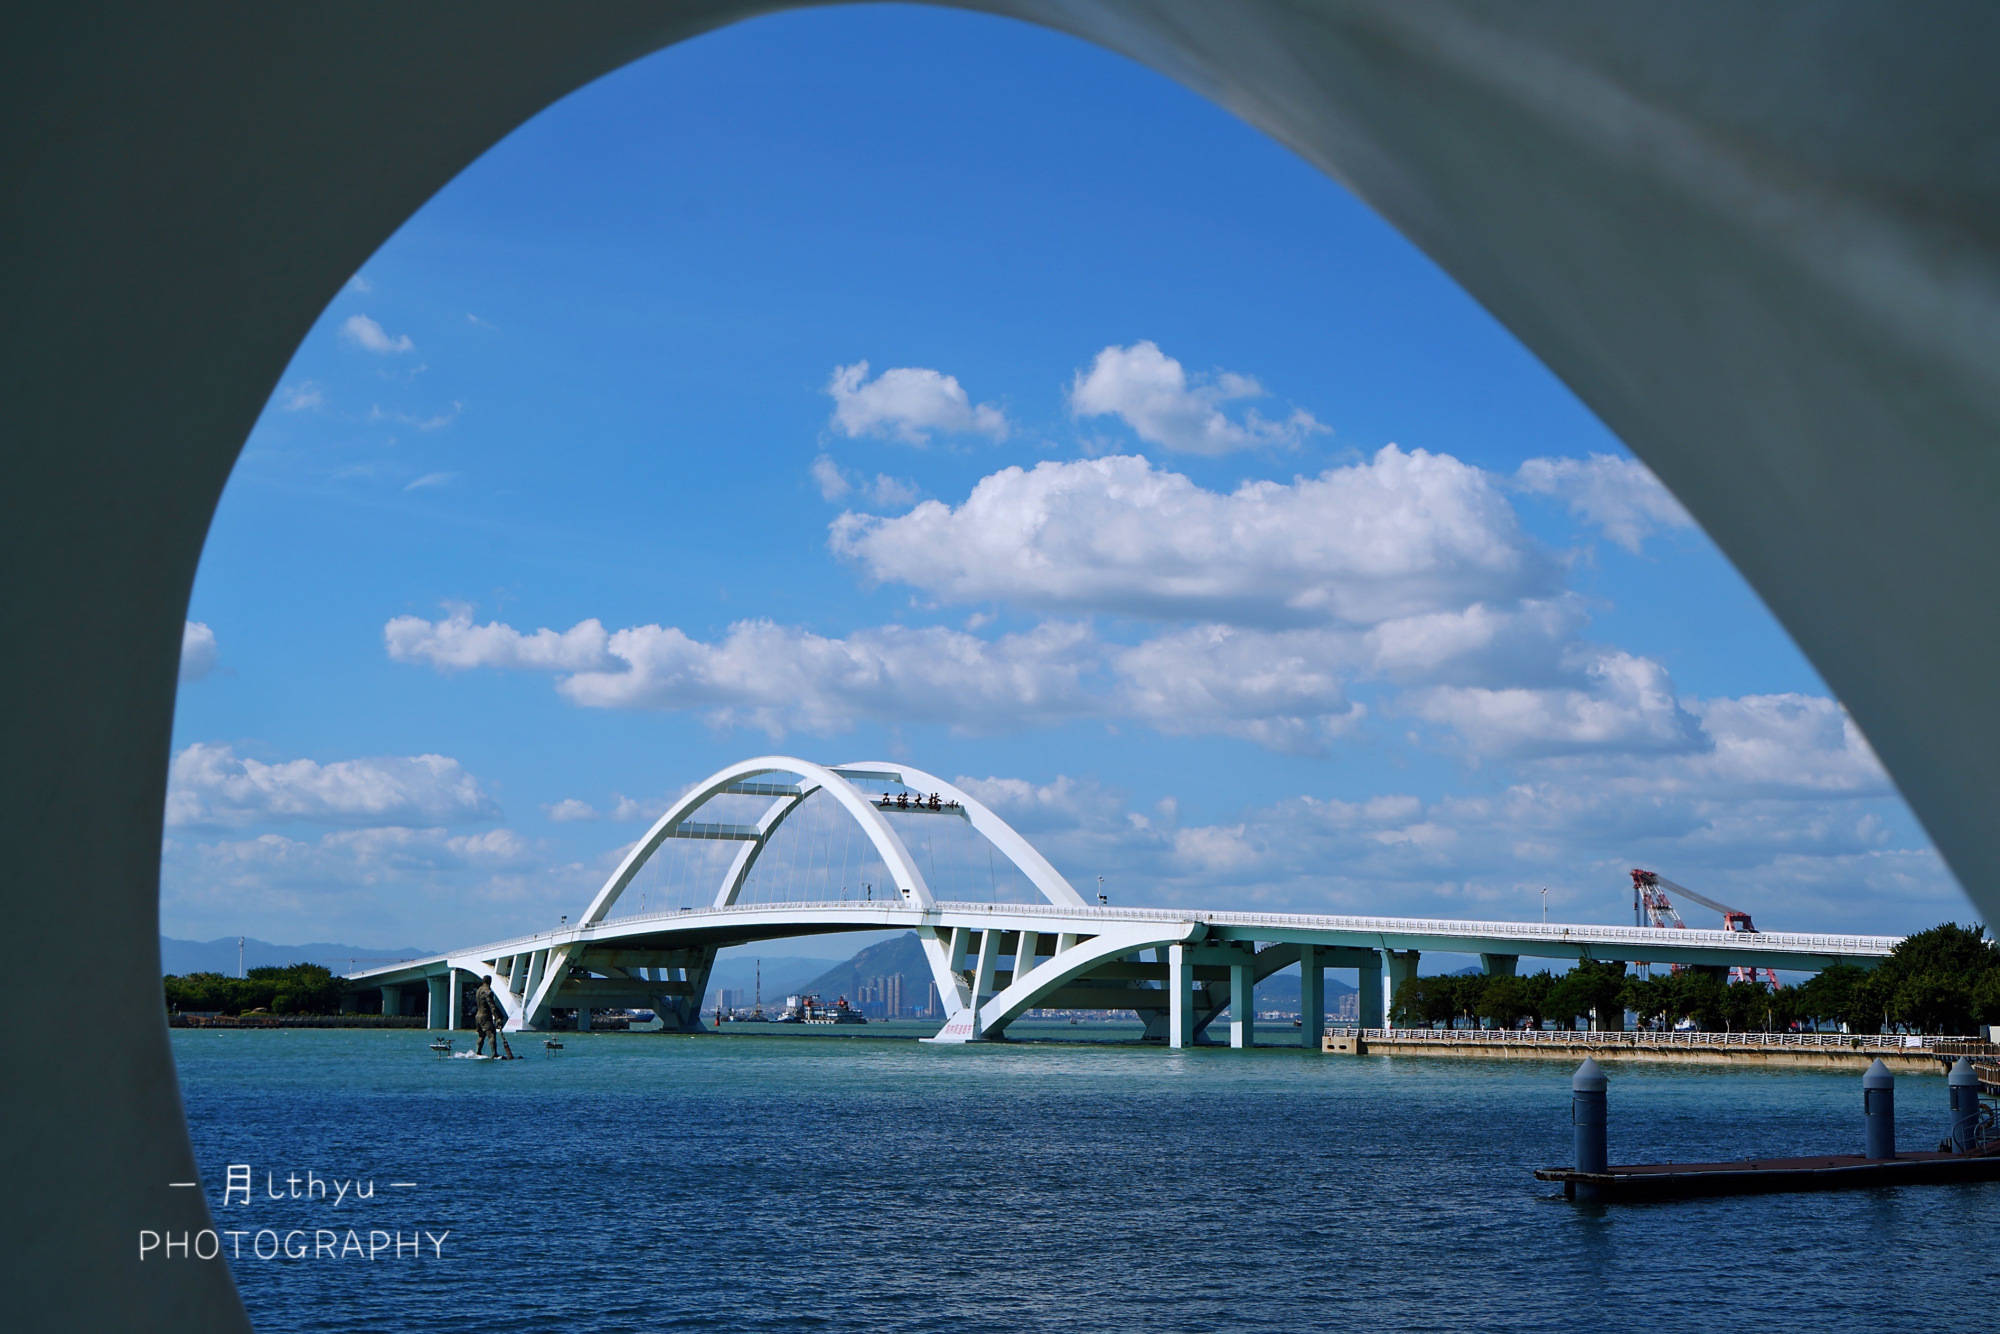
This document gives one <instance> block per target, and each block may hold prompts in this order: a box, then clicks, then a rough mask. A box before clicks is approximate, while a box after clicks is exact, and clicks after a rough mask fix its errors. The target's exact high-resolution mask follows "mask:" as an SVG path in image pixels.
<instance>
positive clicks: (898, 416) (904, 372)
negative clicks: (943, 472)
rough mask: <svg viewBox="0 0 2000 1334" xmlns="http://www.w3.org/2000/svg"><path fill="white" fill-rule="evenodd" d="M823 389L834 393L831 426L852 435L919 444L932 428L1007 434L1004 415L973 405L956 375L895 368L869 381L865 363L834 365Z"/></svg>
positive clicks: (998, 437)
mask: <svg viewBox="0 0 2000 1334" xmlns="http://www.w3.org/2000/svg"><path fill="white" fill-rule="evenodd" d="M826 392H827V393H829V394H831V395H832V396H833V424H834V426H835V427H836V428H838V429H839V430H840V432H841V433H842V434H843V435H846V436H848V437H850V438H853V437H859V436H879V437H886V438H888V439H893V440H900V441H902V442H904V443H905V444H911V445H922V444H927V443H929V441H930V438H931V435H932V433H933V432H935V433H939V434H944V435H984V436H988V437H990V438H992V439H994V440H1005V439H1006V438H1007V431H1008V427H1007V417H1006V414H1005V413H1003V412H1001V410H1000V409H999V408H997V407H995V406H993V405H992V404H991V403H980V404H978V405H976V406H975V405H974V404H973V402H972V400H971V398H970V397H969V396H968V395H967V394H966V392H965V389H964V387H963V386H962V385H960V384H959V382H958V379H957V377H956V376H951V375H946V374H944V373H943V372H941V371H934V370H926V369H924V368H922V367H917V366H897V367H893V368H891V369H889V370H886V371H883V372H882V374H881V375H880V376H878V377H876V378H875V379H874V380H869V379H868V363H867V362H865V361H857V362H855V363H854V364H853V365H851V366H836V367H835V368H834V371H833V378H832V379H830V380H829V381H828V382H827V386H826Z"/></svg>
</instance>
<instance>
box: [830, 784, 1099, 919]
mask: <svg viewBox="0 0 2000 1334" xmlns="http://www.w3.org/2000/svg"><path fill="white" fill-rule="evenodd" d="M837 767H838V769H839V771H841V772H845V773H860V772H868V773H879V774H884V775H887V776H889V777H892V778H894V779H895V781H896V782H899V783H901V784H903V785H904V786H905V787H920V788H928V789H930V790H931V791H933V792H935V793H937V794H938V795H939V796H941V797H944V798H947V799H948V800H951V801H956V802H957V803H958V804H959V805H960V806H961V807H962V808H963V809H964V811H965V817H966V820H967V822H968V823H970V824H971V825H972V827H973V828H974V829H975V830H977V831H978V833H979V835H980V837H982V838H984V839H985V840H986V841H987V842H988V843H991V844H992V845H993V846H994V848H995V849H997V850H998V851H999V853H1000V855H1001V856H1003V857H1005V858H1006V859H1007V860H1008V861H1010V862H1012V863H1013V864H1014V865H1015V866H1016V867H1017V868H1019V870H1020V872H1021V874H1022V875H1025V876H1027V877H1028V881H1029V883H1030V884H1032V885H1034V887H1035V888H1036V889H1037V890H1039V891H1040V892H1041V895H1042V897H1043V898H1045V899H1047V900H1048V901H1049V902H1050V903H1053V904H1055V905H1056V906H1058V907H1070V908H1081V907H1083V906H1084V902H1083V898H1082V897H1081V896H1080V895H1079V894H1078V893H1077V892H1076V890H1075V889H1073V888H1071V886H1070V883H1069V881H1067V880H1065V879H1063V877H1062V873H1061V872H1059V871H1057V870H1056V868H1055V867H1053V866H1051V865H1049V863H1048V859H1047V858H1045V857H1043V856H1042V854H1041V853H1040V852H1038V851H1036V850H1035V845H1034V844H1032V843H1030V842H1028V840H1027V839H1025V838H1022V837H1021V835H1020V834H1019V833H1017V832H1015V830H1014V827H1013V826H1012V825H1010V824H1008V823H1007V822H1006V821H1005V820H1003V819H1001V818H1000V817H999V816H998V815H995V814H994V813H993V811H992V810H991V809H990V808H989V807H988V806H987V805H986V804H985V803H984V802H982V801H979V800H977V799H976V798H974V797H973V796H972V795H971V794H970V793H968V792H966V791H965V789H963V788H960V787H954V786H953V785H952V784H950V783H947V782H945V781H944V779H942V778H939V777H938V776H937V775H936V774H930V773H925V772H924V771H923V770H922V769H915V768H912V767H910V766H909V765H907V764H886V763H874V762H863V763H859V764H843V765H839V766H837Z"/></svg>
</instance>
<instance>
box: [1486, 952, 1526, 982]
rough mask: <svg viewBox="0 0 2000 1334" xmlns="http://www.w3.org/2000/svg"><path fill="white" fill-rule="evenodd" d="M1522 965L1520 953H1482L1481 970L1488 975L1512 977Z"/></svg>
mask: <svg viewBox="0 0 2000 1334" xmlns="http://www.w3.org/2000/svg"><path fill="white" fill-rule="evenodd" d="M1520 966H1521V956H1520V955H1518V954H1482V955H1480V956H1479V971H1480V972H1482V973H1484V974H1486V975H1487V976H1488V977H1512V976H1514V974H1515V972H1516V971H1517V970H1518V969H1519V968H1520Z"/></svg>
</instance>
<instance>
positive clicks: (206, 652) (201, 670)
mask: <svg viewBox="0 0 2000 1334" xmlns="http://www.w3.org/2000/svg"><path fill="white" fill-rule="evenodd" d="M221 657H222V650H221V648H220V646H218V645H217V644H216V642H215V631H213V630H211V629H209V628H208V626H207V625H205V624H203V623H202V622H201V621H187V622H184V623H183V624H182V626H181V681H182V683H183V684H185V683H186V682H189V681H199V680H201V678H202V677H204V676H207V675H208V674H209V673H210V672H212V671H214V670H215V664H216V663H217V662H218V661H220V660H221Z"/></svg>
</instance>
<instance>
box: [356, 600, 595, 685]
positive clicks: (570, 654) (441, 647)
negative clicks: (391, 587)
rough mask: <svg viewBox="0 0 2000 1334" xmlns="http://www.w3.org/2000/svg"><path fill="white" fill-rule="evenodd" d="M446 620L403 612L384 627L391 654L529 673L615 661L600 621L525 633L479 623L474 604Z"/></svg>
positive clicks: (453, 666)
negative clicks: (567, 627)
mask: <svg viewBox="0 0 2000 1334" xmlns="http://www.w3.org/2000/svg"><path fill="white" fill-rule="evenodd" d="M447 610H448V612H449V613H450V614H449V615H447V616H446V617H445V618H444V619H443V620H439V621H426V620H424V619H423V618H422V617H420V616H398V617H396V618H395V619H394V620H392V621H390V622H389V623H388V624H387V625H385V626H383V627H382V639H383V642H384V645H385V646H386V647H387V648H388V651H389V656H390V657H391V658H393V659H395V660H396V661H397V662H427V663H429V664H430V665H431V666H433V667H437V668H440V669H442V670H446V671H454V670H464V669H466V668H470V667H500V668H510V669H516V670H525V671H553V672H580V671H587V670H593V669H598V670H602V669H605V668H608V667H610V666H611V665H612V662H613V659H612V656H611V654H610V652H609V651H608V647H607V645H608V643H609V639H610V636H608V635H607V634H606V633H605V630H604V626H603V625H602V624H601V623H600V622H598V621H597V620H595V619H592V620H588V621H582V622H579V623H578V624H577V625H575V626H572V627H571V628H570V629H568V630H565V631H563V632H562V633H561V634H557V633H556V632H555V631H553V630H537V631H535V633H533V634H531V635H523V634H521V633H519V632H518V631H516V630H514V629H513V628H512V627H511V626H506V625H500V624H497V623H489V624H486V625H474V624H473V623H472V608H471V607H468V606H464V605H453V606H451V607H449V608H447Z"/></svg>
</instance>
